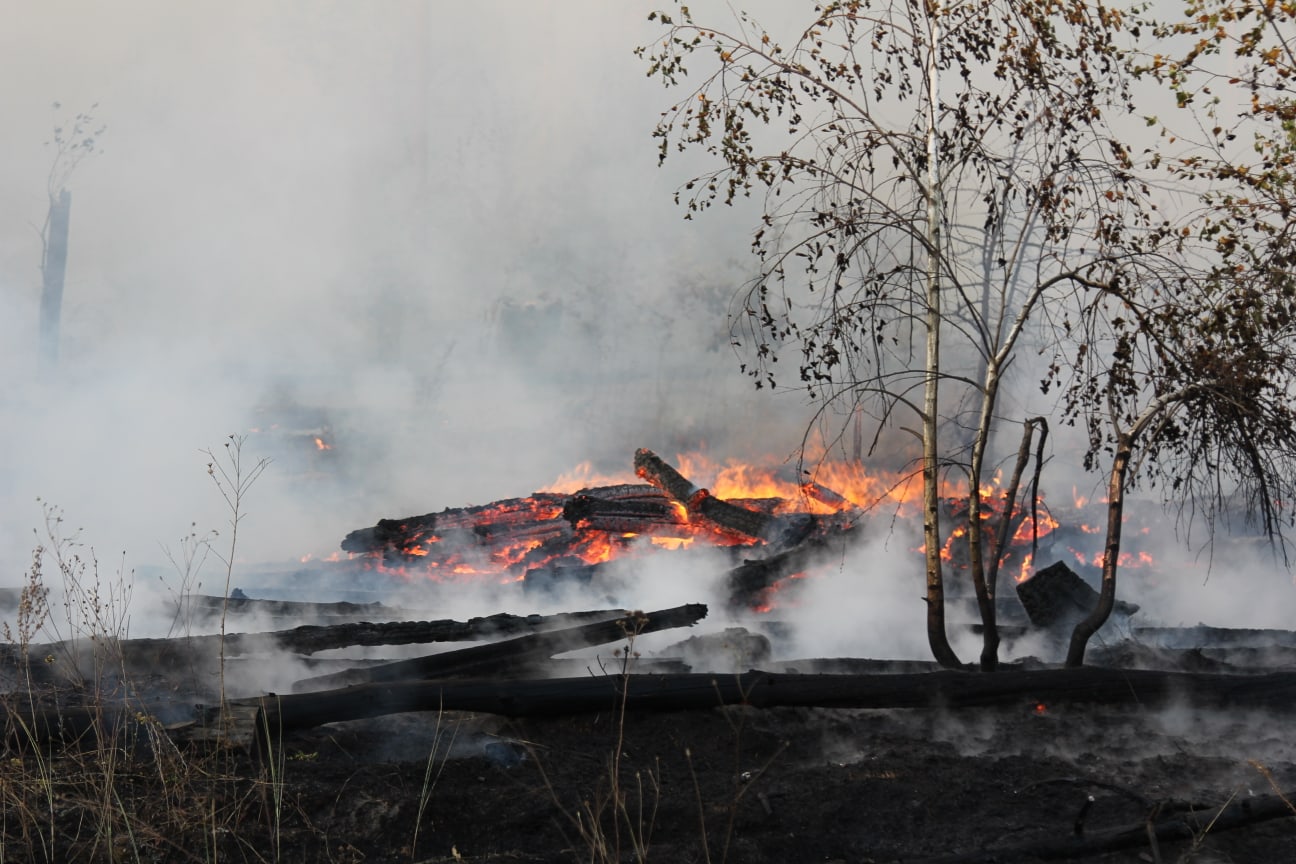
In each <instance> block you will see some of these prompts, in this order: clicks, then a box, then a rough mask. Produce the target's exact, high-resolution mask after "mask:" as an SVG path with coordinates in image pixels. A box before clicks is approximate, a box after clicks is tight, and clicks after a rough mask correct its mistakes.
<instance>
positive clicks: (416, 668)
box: [293, 603, 707, 692]
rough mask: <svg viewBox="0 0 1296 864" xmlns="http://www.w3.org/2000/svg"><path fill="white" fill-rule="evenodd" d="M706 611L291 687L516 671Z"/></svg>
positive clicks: (630, 620)
mask: <svg viewBox="0 0 1296 864" xmlns="http://www.w3.org/2000/svg"><path fill="white" fill-rule="evenodd" d="M706 614H707V607H706V606H705V605H704V604H701V603H692V604H689V605H687V606H677V607H675V608H673V609H664V610H661V611H658V612H649V613H647V614H646V615H645V614H644V613H642V612H632V613H630V615H628V616H625V617H624V618H617V619H614V620H610V621H601V622H597V623H593V624H586V625H583V626H580V627H572V628H567V629H563V630H553V631H550V632H547V633H534V634H531V635H529V636H519V637H517V638H516V639H508V640H505V641H503V642H493V643H491V644H488V645H474V646H472V647H471V648H463V649H461V650H458V651H447V652H444V653H442V654H433V655H431V656H428V657H416V658H413V659H411V660H400V661H397V662H395V663H387V664H384V665H382V666H374V667H370V668H368V669H356V670H351V671H349V672H340V673H336V674H333V675H323V676H319V677H316V678H307V679H305V680H302V681H298V682H297V683H295V684H294V685H293V691H294V692H302V691H305V690H320V689H327V688H330V687H342V686H346V685H349V684H359V683H372V682H381V681H400V680H403V679H415V678H434V677H441V676H448V675H468V674H474V675H477V674H487V673H491V674H494V673H499V672H503V671H517V670H520V669H525V668H526V667H527V666H529V665H531V664H533V663H535V662H537V661H540V660H547V659H549V658H550V657H553V656H554V655H555V654H562V653H563V652H566V651H572V650H574V649H576V648H583V647H586V646H589V645H602V644H606V643H608V642H617V641H619V640H622V639H627V638H629V636H630V635H631V634H633V635H639V634H643V633H653V632H656V631H658V630H669V629H672V628H675V627H688V626H692V625H693V624H696V623H697V622H698V621H701V620H702V619H703V618H705V617H706Z"/></svg>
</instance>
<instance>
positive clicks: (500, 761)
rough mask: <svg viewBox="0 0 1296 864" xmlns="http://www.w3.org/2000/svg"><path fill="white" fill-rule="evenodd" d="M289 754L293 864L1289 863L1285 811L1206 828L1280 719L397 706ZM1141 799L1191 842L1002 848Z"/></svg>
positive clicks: (1144, 815) (1123, 823) (1088, 833)
mask: <svg viewBox="0 0 1296 864" xmlns="http://www.w3.org/2000/svg"><path fill="white" fill-rule="evenodd" d="M618 752H619V754H620V755H619V759H618V757H617V753H618ZM285 754H286V757H287V758H286V762H285V763H284V770H283V775H282V776H283V777H284V778H285V780H286V790H287V794H286V796H285V801H286V802H287V805H288V807H287V810H286V812H287V814H288V815H287V816H286V817H284V820H283V822H282V824H283V826H284V827H283V831H282V833H281V837H280V844H281V849H282V850H283V853H284V856H283V857H284V860H290V861H348V862H359V861H382V862H387V861H392V862H395V861H427V862H433V861H436V862H441V861H465V862H496V861H499V862H504V861H508V862H549V861H599V860H625V861H635V860H639V858H638V857H637V852H639V851H640V850H642V851H644V852H646V856H645V857H646V859H647V860H649V861H663V862H720V861H730V862H753V864H761V862H771V864H772V862H799V861H805V862H812V861H813V862H838V861H840V862H884V861H916V860H923V859H927V858H940V857H942V856H951V855H957V854H965V855H971V854H972V853H982V854H981V856H980V857H974V858H969V859H968V860H986V861H1008V860H1021V861H1036V860H1046V858H1048V859H1051V860H1085V861H1110V862H1126V861H1128V862H1135V861H1139V862H1148V861H1152V862H1156V861H1166V862H1171V861H1202V862H1222V861H1233V862H1260V861H1265V862H1269V861H1290V860H1293V859H1294V858H1296V816H1293V817H1292V818H1285V819H1274V820H1270V821H1266V822H1263V823H1258V824H1254V825H1250V826H1247V827H1244V828H1241V829H1238V830H1231V831H1219V830H1214V828H1213V827H1212V826H1211V824H1210V823H1211V819H1212V818H1213V816H1214V815H1215V813H1216V812H1218V809H1219V808H1220V807H1221V806H1222V805H1224V804H1226V803H1227V802H1230V801H1232V802H1238V801H1245V800H1246V799H1248V798H1254V797H1255V796H1260V795H1272V794H1273V792H1274V788H1275V787H1274V785H1273V784H1276V786H1277V788H1282V789H1293V788H1296V763H1294V762H1293V761H1292V759H1293V756H1294V755H1296V752H1294V751H1293V748H1292V746H1291V742H1290V741H1289V738H1288V735H1287V731H1286V728H1285V724H1284V722H1283V721H1282V720H1281V719H1280V718H1274V717H1264V716H1255V715H1252V716H1243V715H1238V714H1224V713H1220V712H1214V713H1189V712H1165V713H1160V714H1156V713H1150V712H1146V711H1142V710H1139V709H1136V708H1123V709H1118V708H1102V709H1097V708H1093V707H1087V708H1068V709H1066V710H1054V709H1050V708H1049V707H1048V706H1038V705H1021V706H1014V707H1012V708H1010V709H995V710H986V709H976V710H974V711H973V710H968V711H963V712H959V713H941V712H931V711H842V710H818V709H774V710H763V711H762V710H756V709H747V708H729V709H717V710H713V711H697V712H675V713H661V714H642V715H633V714H632V715H629V716H626V717H625V718H624V723H623V724H622V723H621V721H620V720H619V718H618V717H617V716H615V715H609V714H600V715H585V716H575V717H564V718H551V719H525V720H506V719H502V718H494V717H486V716H481V715H448V714H447V715H442V716H437V715H436V714H431V715H415V714H409V715H403V716H400V717H393V718H384V719H381V720H376V721H365V722H355V723H348V724H338V725H336V726H332V727H322V728H320V729H316V730H312V731H311V732H310V733H309V734H304V735H299V736H296V737H295V738H293V739H291V740H290V741H288V742H287V744H286V747H285ZM429 755H430V756H431V758H430V760H429ZM1271 780H1272V784H1271ZM618 796H619V797H618ZM618 802H620V803H618ZM1154 808H1159V809H1158V812H1160V813H1161V814H1162V815H1166V814H1171V813H1179V814H1181V815H1183V816H1184V818H1185V819H1186V821H1187V823H1188V824H1189V825H1190V826H1193V833H1194V834H1195V836H1193V837H1191V838H1190V839H1187V840H1182V841H1171V840H1165V841H1161V842H1159V843H1157V844H1156V845H1155V846H1154V845H1153V844H1152V843H1151V842H1150V841H1149V840H1148V839H1147V837H1146V834H1145V832H1136V833H1137V834H1139V835H1140V836H1137V837H1136V842H1135V843H1134V844H1133V845H1131V846H1129V847H1127V848H1123V849H1120V850H1118V851H1112V852H1110V853H1107V854H1093V855H1089V856H1087V857H1086V856H1068V855H1066V854H1065V853H1062V852H1059V853H1055V854H1054V855H1051V856H1046V855H1043V854H1036V855H1031V854H1018V853H1014V852H1013V851H1012V850H1015V849H1029V848H1031V847H1032V846H1035V847H1038V845H1039V844H1041V843H1053V844H1057V843H1066V842H1068V841H1072V840H1073V839H1074V838H1077V837H1080V838H1090V839H1092V838H1095V837H1099V836H1101V835H1104V834H1105V833H1107V832H1110V831H1112V830H1113V829H1118V828H1129V827H1131V826H1132V827H1135V828H1137V827H1139V826H1142V825H1143V824H1145V823H1146V821H1147V819H1148V817H1149V814H1150V812H1151V811H1152V810H1153V809H1154ZM420 810H421V814H420ZM1293 813H1294V814H1296V811H1293ZM416 823H417V825H418V831H417V841H416V839H415V826H416ZM415 842H417V845H416V846H415ZM290 850H291V851H290ZM618 850H619V855H618ZM1039 851H1040V850H1039V849H1037V852H1039Z"/></svg>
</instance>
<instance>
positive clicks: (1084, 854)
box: [914, 795, 1296, 864]
mask: <svg viewBox="0 0 1296 864" xmlns="http://www.w3.org/2000/svg"><path fill="white" fill-rule="evenodd" d="M1293 815H1296V814H1294V813H1293V810H1292V805H1291V798H1290V796H1284V795H1255V796H1250V797H1247V798H1242V799H1240V800H1230V801H1228V802H1227V803H1225V804H1224V805H1223V806H1220V807H1212V808H1209V809H1203V810H1195V811H1190V812H1186V813H1174V814H1170V815H1166V814H1163V813H1159V812H1158V811H1157V810H1156V809H1154V810H1153V811H1152V812H1151V813H1150V814H1149V816H1148V818H1147V819H1146V820H1144V821H1142V822H1136V823H1134V824H1132V825H1126V826H1124V827H1121V828H1116V829H1113V830H1110V831H1101V832H1095V833H1091V834H1087V835H1084V834H1079V833H1077V834H1074V835H1071V836H1065V835H1064V836H1058V837H1051V838H1047V839H1043V840H1034V841H1027V842H1022V843H1015V844H1013V845H1011V846H1009V845H1003V844H996V845H994V846H993V847H988V848H985V849H980V850H977V851H976V852H964V853H958V854H954V855H946V856H942V857H939V858H924V859H922V860H921V861H916V862H914V864H999V862H1005V861H1057V860H1079V859H1082V858H1091V857H1096V856H1098V855H1104V854H1106V853H1108V852H1117V851H1120V850H1121V849H1134V848H1137V847H1141V846H1146V845H1147V844H1148V841H1149V839H1150V838H1152V837H1155V838H1156V839H1157V840H1167V841H1172V842H1173V841H1192V840H1195V839H1197V838H1199V837H1200V836H1202V835H1203V834H1205V833H1206V832H1208V831H1209V832H1211V833H1217V832H1220V831H1232V830H1234V829H1237V828H1245V827H1247V826H1250V825H1257V824H1259V823H1262V822H1268V821H1270V820H1273V819H1284V818H1287V819H1290V818H1291V817H1292V816H1293ZM1148 860H1152V859H1151V858H1149V859H1148ZM1156 860H1160V859H1159V858H1158V859H1156ZM1179 860H1185V859H1182V858H1181V859H1179Z"/></svg>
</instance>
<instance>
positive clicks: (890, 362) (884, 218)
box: [638, 0, 1159, 668]
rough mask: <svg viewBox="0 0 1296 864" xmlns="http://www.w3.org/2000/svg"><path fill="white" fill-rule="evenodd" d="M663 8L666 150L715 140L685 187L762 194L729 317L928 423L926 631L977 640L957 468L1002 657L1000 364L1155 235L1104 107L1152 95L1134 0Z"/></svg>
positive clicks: (806, 381)
mask: <svg viewBox="0 0 1296 864" xmlns="http://www.w3.org/2000/svg"><path fill="white" fill-rule="evenodd" d="M782 12H783V14H786V8H784V9H783V10H782ZM651 17H652V18H653V20H656V21H658V22H660V23H661V25H662V26H663V28H664V29H663V35H662V38H661V39H660V40H659V41H658V42H656V43H654V44H652V45H649V46H646V47H644V48H641V49H639V52H638V53H639V54H640V56H641V57H643V58H644V60H645V61H647V63H648V74H649V75H650V76H652V77H655V78H657V79H659V80H660V81H661V82H662V83H663V84H665V85H666V86H667V87H668V88H674V89H677V90H679V91H681V92H680V96H679V98H678V101H676V102H675V103H674V104H673V105H671V106H670V107H669V109H668V110H667V111H666V112H664V113H663V115H662V117H661V120H660V122H659V123H658V125H657V128H656V131H655V135H656V138H657V139H658V142H659V146H660V158H661V159H662V160H663V161H665V160H667V159H669V158H672V157H673V156H674V155H675V154H677V153H679V152H681V151H690V150H693V151H700V153H701V154H702V155H703V157H704V158H707V159H709V160H710V161H711V164H712V165H713V166H714V167H712V168H710V169H709V170H707V171H706V172H705V173H702V174H700V175H699V176H696V177H694V178H693V179H691V180H688V181H687V182H685V183H684V184H683V186H682V187H681V188H680V189H679V191H678V192H677V196H676V197H677V201H678V202H679V203H680V204H681V205H682V206H683V207H684V208H685V210H686V216H687V218H692V217H694V216H695V215H697V214H699V213H701V212H703V211H706V210H708V209H710V208H711V207H713V206H714V205H716V204H733V203H735V202H737V201H738V200H739V199H742V198H747V197H751V198H754V199H755V200H756V201H757V202H758V204H759V205H760V207H761V211H762V212H761V215H760V220H759V225H757V226H756V227H755V231H754V234H753V238H752V250H753V252H754V254H755V255H756V258H757V260H758V262H759V265H760V269H759V276H758V277H757V278H756V279H755V280H754V281H753V282H752V284H751V285H750V286H748V287H747V288H746V289H745V290H744V291H743V292H742V294H741V295H740V296H739V297H738V303H737V304H736V309H735V312H734V315H733V316H732V320H731V323H732V325H733V332H734V339H735V344H737V345H738V346H739V347H740V348H741V349H742V350H743V351H744V356H745V362H744V363H743V371H744V372H746V373H747V374H748V375H750V376H752V378H753V380H754V382H755V383H756V386H757V387H761V388H764V387H771V388H772V387H778V386H786V382H785V381H784V377H785V376H784V373H782V372H781V371H780V369H781V368H782V367H779V366H778V365H777V364H778V361H779V360H780V358H783V357H788V356H792V357H796V358H797V359H796V361H795V362H794V363H793V368H792V372H791V373H790V374H791V375H792V376H793V377H794V378H795V379H796V382H797V386H801V387H804V388H805V389H806V391H807V392H808V393H809V394H810V395H811V396H812V397H814V398H815V399H819V400H822V401H823V402H825V403H832V402H836V401H845V402H847V403H849V404H851V405H855V406H861V407H862V408H863V409H864V410H866V411H867V412H868V413H869V415H870V416H871V417H872V418H873V419H874V421H875V422H876V423H877V426H878V428H879V429H880V428H882V427H885V426H906V427H907V426H908V425H909V424H912V425H914V426H916V427H917V430H916V435H917V438H918V439H919V441H920V450H921V456H920V457H919V461H920V463H921V473H922V486H923V538H924V551H925V561H926V567H925V569H926V604H927V635H928V641H929V643H930V646H931V649H932V653H933V655H934V656H935V658H936V660H937V661H938V662H940V663H941V664H942V665H945V666H957V665H959V662H960V661H959V659H958V657H957V656H956V654H955V653H954V651H953V650H952V648H951V646H950V644H949V641H948V638H947V635H946V628H945V612H944V610H945V577H944V573H943V568H942V562H941V558H940V550H941V546H942V541H943V537H944V534H943V532H942V529H941V525H940V509H939V506H938V505H939V497H940V494H941V491H940V490H941V483H942V482H943V481H944V480H946V479H948V475H950V473H951V472H955V473H956V478H955V479H957V480H958V481H960V482H961V483H962V484H963V485H964V486H965V488H966V490H967V494H968V496H969V507H968V510H967V513H966V519H965V522H964V523H963V524H962V526H961V527H963V528H965V529H966V533H967V538H968V545H969V553H970V558H971V563H970V567H969V570H970V574H971V580H972V583H973V587H974V590H975V595H976V598H977V605H978V609H979V612H980V615H981V618H982V622H983V624H984V625H985V626H984V633H985V637H984V639H985V641H984V644H983V648H982V652H981V665H982V666H983V668H994V666H995V665H996V663H997V656H998V655H997V652H998V631H997V628H996V626H995V617H996V616H995V593H996V586H995V581H994V574H995V572H996V568H995V566H994V564H995V563H997V560H998V553H999V550H998V548H997V547H996V544H995V542H994V538H993V537H990V536H989V535H988V534H987V532H985V531H983V524H984V520H983V518H982V517H983V514H984V505H985V502H984V501H983V497H982V496H983V493H982V485H983V481H984V480H985V476H986V474H987V470H988V469H987V460H988V459H992V458H993V453H992V451H991V441H992V434H993V431H994V429H995V427H996V424H997V423H999V422H1000V420H1001V419H1002V417H1001V396H1000V394H1001V392H1002V388H1003V384H1004V376H1005V373H1006V372H1007V371H1008V369H1009V367H1010V366H1011V365H1013V363H1014V360H1015V358H1017V357H1018V355H1019V354H1020V353H1021V352H1022V349H1023V345H1024V344H1025V340H1026V339H1027V334H1028V330H1029V328H1030V327H1031V326H1032V325H1035V324H1038V325H1040V326H1043V327H1044V328H1046V329H1047V328H1057V327H1061V326H1062V322H1060V321H1058V320H1055V319H1054V318H1053V317H1052V312H1051V309H1052V308H1053V307H1054V306H1056V305H1058V304H1061V305H1063V306H1066V307H1067V308H1075V306H1076V304H1078V303H1079V302H1080V301H1079V299H1078V298H1079V297H1081V296H1082V295H1088V294H1092V293H1094V292H1099V291H1102V290H1106V289H1109V288H1110V287H1111V286H1112V284H1113V282H1115V281H1120V280H1124V284H1129V279H1128V275H1127V274H1128V273H1129V271H1130V270H1131V269H1136V268H1137V267H1139V266H1141V265H1140V264H1139V263H1138V262H1139V261H1140V260H1141V255H1142V254H1147V253H1148V252H1150V251H1151V249H1152V245H1153V244H1154V243H1155V242H1156V239H1157V237H1158V236H1159V235H1158V233H1157V231H1156V230H1155V227H1154V226H1155V224H1156V223H1155V216H1154V212H1153V208H1152V206H1151V205H1150V204H1149V203H1148V200H1147V192H1148V190H1147V189H1146V187H1144V186H1143V185H1142V183H1141V182H1140V180H1139V179H1138V177H1137V176H1136V173H1135V171H1134V170H1133V169H1134V162H1133V157H1132V155H1131V147H1130V145H1129V144H1128V143H1127V142H1125V141H1123V140H1122V137H1121V136H1120V135H1118V134H1116V132H1114V131H1113V129H1112V128H1111V125H1110V124H1109V122H1108V120H1109V117H1112V118H1123V117H1126V116H1127V114H1128V112H1130V111H1131V110H1132V108H1133V106H1132V105H1131V104H1130V101H1129V92H1128V88H1127V83H1126V75H1125V69H1124V66H1123V62H1122V52H1121V49H1120V40H1121V39H1122V38H1124V37H1125V35H1126V28H1127V26H1128V21H1127V16H1126V15H1125V13H1124V12H1122V11H1121V9H1120V8H1119V7H1112V6H1104V5H1101V4H1097V3H1088V2H1079V0H1028V2H1008V0H959V2H939V0H873V2H864V0H858V2H835V3H827V4H822V5H817V6H814V7H813V8H812V9H807V11H806V13H805V24H804V25H802V26H800V27H797V28H793V29H792V30H791V31H790V35H789V36H788V38H786V39H784V38H782V37H781V36H780V35H779V34H778V33H777V32H772V31H771V30H769V29H766V28H765V27H764V26H762V25H761V24H760V23H759V22H758V21H757V20H756V19H754V18H753V17H751V16H749V15H747V14H746V13H738V14H737V15H736V16H735V17H734V18H733V20H732V21H730V22H729V23H728V24H727V25H726V26H719V24H720V22H719V21H715V22H702V21H701V20H699V19H698V18H695V13H694V12H693V11H692V10H691V9H690V8H689V7H687V6H684V5H682V4H677V5H676V6H675V8H673V9H672V10H670V11H668V12H658V13H654V14H653V15H652V16H651ZM717 17H719V16H717ZM1128 35H1137V34H1135V33H1129V34H1128ZM693 68H698V69H699V72H698V73H697V75H696V76H695V77H694V76H693V73H692V69H693ZM1064 301H1065V302H1064ZM967 404H971V405H972V406H973V410H972V412H971V413H972V414H973V416H974V417H975V419H974V420H973V421H972V423H971V424H970V426H968V427H967V428H964V427H963V425H961V424H960V423H959V419H958V418H959V417H960V416H961V415H962V410H961V409H962V406H964V405H967ZM1011 507H1012V502H1011V501H1009V502H1007V503H1006V509H1007V510H1008V511H1011Z"/></svg>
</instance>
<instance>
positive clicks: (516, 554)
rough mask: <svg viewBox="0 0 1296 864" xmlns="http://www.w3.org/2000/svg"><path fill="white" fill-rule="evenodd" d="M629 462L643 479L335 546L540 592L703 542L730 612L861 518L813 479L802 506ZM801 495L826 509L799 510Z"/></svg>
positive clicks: (411, 568) (401, 565)
mask: <svg viewBox="0 0 1296 864" xmlns="http://www.w3.org/2000/svg"><path fill="white" fill-rule="evenodd" d="M634 467H635V473H636V474H637V475H638V476H639V477H640V478H641V479H643V480H645V481H646V482H644V483H637V484H619V485H611V486H599V487H593V488H587V489H582V490H580V491H578V492H576V493H573V494H558V493H552V492H537V493H535V494H534V495H531V496H528V497H526V498H511V499H506V500H502V501H496V502H494V503H492V504H487V505H483V506H477V507H463V508H450V509H446V510H443V511H441V512H438V513H428V514H424V515H421V516H408V517H404V518H399V519H382V520H380V521H379V522H378V523H377V524H376V525H374V526H372V527H368V528H361V529H358V530H356V531H352V532H351V533H350V534H348V535H347V536H346V538H345V539H343V541H342V549H343V550H344V551H346V552H348V553H351V554H352V555H355V556H361V559H362V560H371V561H375V562H379V563H380V564H381V566H384V567H388V568H393V569H398V570H400V571H401V572H406V573H410V574H412V575H423V576H427V577H428V578H433V579H447V580H453V579H455V578H457V577H469V576H474V575H483V574H499V575H500V576H501V577H502V578H504V579H508V580H517V581H521V582H522V583H523V586H524V588H525V589H527V590H545V589H550V588H553V587H556V586H560V585H575V586H583V585H590V584H597V583H598V582H599V579H600V575H601V574H602V572H603V571H604V569H605V565H606V564H607V563H608V562H610V561H617V560H626V559H633V558H636V557H642V556H644V555H647V554H652V555H663V554H670V547H671V546H682V545H686V544H694V545H700V546H707V547H711V548H719V549H723V550H727V552H728V555H729V559H730V561H731V562H732V569H731V570H730V571H729V572H727V573H724V574H718V575H721V577H722V582H723V584H724V585H726V586H727V588H728V592H729V598H730V606H731V607H732V608H733V609H735V610H737V609H742V608H751V607H760V606H762V605H763V604H764V595H765V594H766V593H767V592H768V591H769V590H770V589H771V588H772V587H774V586H775V585H776V584H777V583H778V582H780V581H781V580H786V579H788V578H789V577H791V576H794V575H798V574H799V573H801V572H802V571H805V570H807V569H808V568H812V567H813V566H814V565H815V564H816V556H822V557H825V558H826V557H828V556H829V555H830V554H833V553H840V552H841V550H842V549H843V548H844V546H845V545H846V544H848V543H849V542H851V541H852V540H853V539H854V538H855V536H856V534H857V530H856V529H857V527H858V526H859V524H860V521H861V514H860V512H859V511H858V510H857V509H856V508H855V507H854V506H853V505H852V504H851V503H850V502H849V501H848V500H847V499H846V498H845V497H844V496H842V495H841V494H840V493H837V492H835V491H833V490H831V489H828V488H826V487H824V486H822V485H821V484H819V483H815V482H806V483H805V484H803V485H802V491H803V492H804V499H803V500H802V501H801V502H796V501H786V500H784V499H781V498H759V499H736V500H725V499H721V498H718V497H716V496H715V495H713V494H711V492H710V491H709V490H707V489H705V488H702V487H699V486H697V485H695V484H694V483H693V482H692V481H691V480H689V479H688V478H686V477H684V476H683V475H682V474H680V473H679V472H678V471H677V470H676V469H675V468H674V467H672V466H671V465H669V464H668V463H667V462H665V461H664V460H663V459H661V458H660V457H658V456H657V455H656V454H654V453H653V452H651V451H649V450H639V451H638V452H637V453H636V454H635V459H634ZM810 501H818V502H821V503H825V504H827V505H828V507H832V508H834V510H835V512H831V513H828V514H826V515H825V514H822V513H819V514H815V513H810V512H801V511H800V510H798V509H797V508H798V505H799V504H808V503H809V502H810ZM820 509H827V508H820ZM655 541H666V542H665V543H662V544H659V545H654V543H655ZM663 547H666V548H663ZM681 551H687V550H681ZM686 557H687V555H681V558H686ZM838 557H839V560H840V555H838Z"/></svg>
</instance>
